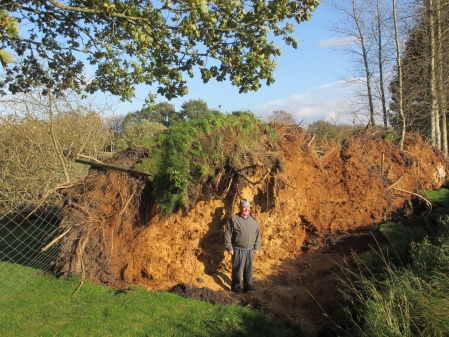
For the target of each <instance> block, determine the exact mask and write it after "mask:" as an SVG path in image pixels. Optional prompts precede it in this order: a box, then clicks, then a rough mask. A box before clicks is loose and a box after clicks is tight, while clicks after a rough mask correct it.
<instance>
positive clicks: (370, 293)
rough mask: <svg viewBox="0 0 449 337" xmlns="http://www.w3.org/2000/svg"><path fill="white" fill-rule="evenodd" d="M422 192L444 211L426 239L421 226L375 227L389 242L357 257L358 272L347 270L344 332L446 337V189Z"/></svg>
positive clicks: (448, 318) (448, 262) (448, 248)
mask: <svg viewBox="0 0 449 337" xmlns="http://www.w3.org/2000/svg"><path fill="white" fill-rule="evenodd" d="M426 193H427V197H428V198H429V200H430V201H431V202H432V203H433V204H434V205H439V206H440V207H441V206H444V207H445V210H446V215H445V216H444V217H440V218H438V220H437V221H433V220H432V218H430V219H431V221H432V222H431V223H430V224H429V226H428V228H430V231H429V232H427V236H426V237H424V238H423V234H424V232H423V230H416V229H411V228H407V227H405V226H402V225H401V224H396V223H387V224H384V225H383V226H381V227H380V229H379V230H380V231H382V232H383V233H385V234H387V235H388V237H389V239H390V242H391V244H390V245H388V246H386V247H384V248H382V249H381V250H380V251H377V252H374V251H373V252H370V253H368V254H362V255H360V256H359V257H358V259H357V260H356V261H357V262H358V266H359V268H358V272H354V271H353V270H351V269H350V268H348V269H346V278H345V279H343V282H344V283H345V284H346V286H347V288H346V290H344V291H342V293H343V295H344V297H345V299H346V300H347V301H348V302H347V303H349V306H348V308H347V309H346V311H347V314H348V318H349V319H350V320H351V321H352V323H353V324H352V328H351V329H350V331H346V334H347V335H348V336H367V337H368V336H369V337H373V336H404V337H405V336H410V337H411V336H429V337H431V336H448V335H449V275H448V271H449V216H448V215H447V213H448V211H447V210H448V209H449V199H448V191H447V190H446V189H441V190H439V191H426ZM392 252H394V253H393V254H392ZM374 257H375V258H374Z"/></svg>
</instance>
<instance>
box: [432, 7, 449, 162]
mask: <svg viewBox="0 0 449 337" xmlns="http://www.w3.org/2000/svg"><path fill="white" fill-rule="evenodd" d="M435 12H436V21H435V23H436V42H437V43H436V47H437V48H438V52H437V72H438V77H437V81H438V83H437V95H438V109H439V115H440V117H441V150H442V151H443V154H444V156H445V157H447V155H448V145H447V122H446V96H445V90H444V88H443V42H442V40H443V37H442V34H441V0H436V11H435Z"/></svg>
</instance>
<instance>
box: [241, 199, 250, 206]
mask: <svg viewBox="0 0 449 337" xmlns="http://www.w3.org/2000/svg"><path fill="white" fill-rule="evenodd" d="M240 207H251V204H250V203H249V201H248V199H242V200H240Z"/></svg>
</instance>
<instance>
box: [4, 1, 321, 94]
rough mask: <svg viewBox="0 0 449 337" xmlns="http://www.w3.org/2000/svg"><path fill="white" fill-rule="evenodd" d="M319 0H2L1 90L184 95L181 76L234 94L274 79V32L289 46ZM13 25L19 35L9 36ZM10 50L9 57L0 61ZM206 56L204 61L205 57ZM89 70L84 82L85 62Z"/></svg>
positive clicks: (185, 86)
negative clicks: (151, 90) (197, 77)
mask: <svg viewBox="0 0 449 337" xmlns="http://www.w3.org/2000/svg"><path fill="white" fill-rule="evenodd" d="M319 3H320V2H319V0H300V1H293V0H272V1H268V2H266V1H261V0H249V1H246V0H245V1H244V0H235V1H228V0H216V1H205V0H199V1H191V0H172V1H168V0H153V1H150V0H104V1H96V0H95V1H79V0H67V1H64V2H58V1H57V0H5V1H1V2H0V17H2V19H3V21H2V22H3V23H2V24H1V25H0V51H1V55H0V58H1V60H3V63H2V64H3V65H4V67H5V74H4V76H2V79H1V82H0V87H1V88H2V89H3V92H6V91H7V90H9V91H10V92H12V93H16V92H23V91H27V90H29V89H30V88H31V87H33V86H36V85H39V84H43V85H44V86H46V87H47V88H52V90H53V92H54V93H55V94H57V93H59V92H62V91H63V90H65V89H67V88H71V89H75V90H77V91H82V90H85V91H87V92H90V93H92V92H96V91H98V90H100V91H108V92H111V93H112V94H114V95H118V96H120V97H121V98H122V99H123V100H129V99H131V98H132V97H133V96H134V95H135V92H134V89H135V86H136V85H138V84H142V83H144V84H148V85H153V84H158V88H157V92H158V93H159V94H161V95H163V96H165V97H167V98H168V99H171V98H174V97H177V96H182V95H185V94H186V93H187V91H188V90H187V85H186V81H185V79H184V76H185V75H188V76H190V77H193V69H194V68H195V67H198V68H199V69H200V71H201V77H202V79H203V81H204V82H207V81H209V80H210V79H211V78H215V79H217V80H218V81H223V80H225V79H229V80H230V81H231V83H232V84H233V85H235V86H237V87H239V89H240V92H247V91H249V90H257V89H258V88H259V87H260V86H261V81H263V80H265V81H266V84H267V85H270V84H271V83H273V82H274V76H273V72H274V69H275V65H276V60H275V58H276V57H277V56H279V55H281V48H280V47H278V46H276V45H275V44H274V42H273V38H274V37H278V38H281V39H283V40H284V41H285V43H286V44H287V45H291V46H293V47H294V48H296V47H297V41H296V39H295V37H294V36H293V35H292V34H293V31H294V25H293V24H292V23H291V20H290V19H293V20H295V21H296V22H297V23H300V22H303V21H305V20H309V19H310V15H311V12H312V11H313V10H314V9H315V7H316V6H317V5H318V4H319ZM19 29H20V32H21V33H18V32H19ZM12 56H14V57H17V58H19V60H18V62H16V63H12V62H10V63H9V64H8V61H11V58H12ZM205 60H207V64H206V62H205ZM87 65H88V66H93V67H94V69H95V76H94V77H93V79H91V80H87V79H86V78H85V75H84V71H85V69H84V68H85V66H87Z"/></svg>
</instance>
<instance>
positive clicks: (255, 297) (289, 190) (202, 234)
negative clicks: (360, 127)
mask: <svg viewBox="0 0 449 337" xmlns="http://www.w3.org/2000/svg"><path fill="white" fill-rule="evenodd" d="M276 128H277V129H276V134H277V136H276V137H274V136H269V131H267V129H265V128H262V127H259V126H258V127H256V128H254V129H253V130H254V132H257V133H259V134H260V137H259V138H258V139H259V140H258V141H257V142H255V143H253V145H251V144H250V142H246V143H243V144H242V143H239V142H238V141H236V140H233V139H234V138H235V137H234V136H235V135H236V133H237V131H236V130H234V131H232V130H230V129H226V130H227V131H226V132H228V136H229V137H228V136H226V134H225V133H222V135H223V136H222V139H224V140H225V144H221V143H220V145H218V143H215V145H213V146H214V148H215V149H219V153H220V154H221V151H223V157H215V158H213V159H212V160H208V161H203V162H201V160H203V159H204V158H203V159H200V160H198V161H197V163H199V164H200V165H196V166H195V167H193V168H192V167H190V168H187V169H186V170H187V171H183V172H181V171H182V170H180V171H179V172H181V175H178V176H177V177H180V176H183V177H187V176H189V177H190V178H191V179H190V180H189V184H188V186H187V188H186V190H185V197H186V202H185V203H184V204H183V205H180V204H177V205H175V206H174V208H173V213H171V214H170V215H168V216H164V214H163V213H164V212H163V210H162V209H161V204H160V200H159V201H158V200H156V198H155V195H154V191H155V188H156V189H157V188H160V186H159V187H158V186H157V183H156V182H155V179H157V177H162V178H161V179H167V177H166V176H163V175H158V173H157V170H154V171H153V172H152V173H153V174H154V175H153V178H152V179H147V178H144V177H137V176H132V175H127V174H124V173H119V172H114V171H106V170H103V169H96V168H92V169H91V170H90V172H89V174H88V176H87V177H86V178H85V179H84V180H83V181H80V182H78V184H77V185H76V186H74V187H72V188H70V189H66V190H65V191H64V195H65V198H66V203H65V205H64V208H63V214H64V217H63V219H62V221H61V223H60V229H59V230H60V232H61V233H64V232H67V234H66V235H65V236H64V237H63V239H62V240H63V242H62V246H61V252H60V255H59V258H58V260H57V261H56V265H57V266H58V268H59V272H60V273H62V274H63V275H70V274H78V273H82V274H83V275H84V277H86V278H88V279H90V280H91V281H93V282H98V283H103V284H107V285H110V286H113V287H127V286H129V285H131V284H143V285H145V286H146V287H147V288H148V289H161V290H168V289H172V288H173V287H174V286H175V285H177V284H190V285H191V287H193V288H192V289H196V288H208V289H210V290H214V291H218V290H229V285H230V266H231V261H230V256H229V255H228V254H225V248H224V227H225V224H226V221H227V219H228V217H229V216H231V215H232V214H233V213H235V212H237V211H238V200H239V199H240V198H241V197H245V198H248V199H250V200H251V202H252V204H253V207H252V212H253V214H255V216H256V217H257V218H258V220H259V223H260V226H261V233H262V249H261V251H260V252H259V254H257V255H256V258H255V262H254V265H255V274H254V286H255V288H256V293H254V294H251V295H248V296H251V298H252V301H253V302H254V303H257V307H258V308H261V309H263V310H264V311H265V312H268V313H271V314H274V315H277V316H279V317H282V318H283V319H286V320H287V321H289V322H292V323H300V324H301V325H302V326H303V329H304V330H305V332H313V331H318V330H319V329H320V328H321V327H322V326H323V325H324V324H325V323H326V318H325V317H324V316H323V315H322V310H323V309H325V310H328V311H329V314H332V313H333V312H334V311H335V310H337V309H335V308H334V306H332V303H333V302H335V298H336V296H338V295H336V293H337V291H336V284H337V280H336V277H335V275H334V274H333V271H334V270H335V268H336V263H342V262H343V261H344V258H345V257H344V252H343V251H344V250H342V249H340V250H339V251H335V252H334V253H332V251H331V250H329V244H326V242H327V243H329V242H331V241H332V240H329V235H333V234H335V233H340V235H341V234H342V233H351V231H354V230H356V229H358V228H361V227H364V226H367V225H370V224H375V223H380V222H382V221H386V220H388V219H391V218H392V217H394V216H397V215H398V214H400V213H401V210H402V208H403V205H404V203H405V202H406V201H407V200H410V199H411V198H412V196H413V194H412V193H415V192H416V191H417V190H419V189H435V188H439V187H440V186H441V185H442V184H443V182H444V180H445V177H446V164H445V162H444V160H443V158H442V157H441V156H440V155H439V154H436V153H435V152H434V151H433V150H432V148H431V147H430V145H429V144H426V143H424V142H423V141H422V140H421V139H420V138H419V137H408V138H407V139H406V140H405V143H404V151H403V152H400V151H399V150H398V149H397V147H396V146H395V145H394V144H393V143H391V142H389V141H388V140H384V139H383V138H382V137H381V136H380V135H379V134H378V133H376V134H370V133H369V131H368V132H365V133H360V134H358V135H356V136H354V137H352V138H350V139H347V140H346V141H344V142H343V143H342V144H333V145H328V146H327V147H325V148H321V149H320V151H319V152H317V151H316V149H315V147H314V142H313V139H312V137H311V136H310V135H309V134H308V133H307V132H305V131H304V130H303V129H301V128H299V127H297V126H289V125H278V126H277V127H276ZM205 135H206V136H205ZM210 135H211V133H209V135H207V133H205V134H203V135H202V136H201V137H205V138H203V141H209V144H204V143H203V144H202V149H203V150H204V149H205V148H207V146H212V145H211V144H214V143H213V141H212V140H210V139H209V140H208V138H207V137H210ZM251 137H253V136H251ZM256 139H257V137H256ZM256 145H257V147H256ZM157 146H158V150H157V151H162V152H161V153H159V154H155V153H153V152H152V151H151V150H150V149H151V147H148V146H147V147H146V148H144V147H140V148H139V147H136V148H131V149H128V150H126V151H124V152H122V153H119V154H117V155H116V156H115V157H114V158H113V159H112V160H111V161H110V163H111V164H114V165H121V166H124V167H137V168H138V169H143V168H144V167H143V166H145V165H147V167H149V166H148V165H149V164H148V163H149V161H148V160H149V159H151V158H152V156H153V155H157V156H159V155H161V154H163V150H164V149H167V148H166V147H164V146H165V145H163V144H162V145H157ZM195 146H198V144H195V143H190V145H189V148H188V149H187V150H186V151H187V152H189V151H191V149H192V147H195ZM196 153H197V154H198V151H197V152H196ZM217 153H218V152H217ZM166 155H167V156H169V154H168V153H167V154H166ZM182 155H183V154H182V153H178V156H182ZM163 163H164V164H163V165H169V164H170V163H169V161H167V160H165V161H163ZM206 166H207V167H206ZM199 167H203V169H202V171H201V169H200V170H198V168H199ZM171 169H172V171H173V167H172V168H171ZM195 170H197V171H195ZM150 171H151V170H150ZM166 172H168V171H166ZM166 172H165V173H164V174H167V173H166ZM186 172H187V173H186ZM195 172H196V173H195ZM201 172H202V173H201ZM172 173H173V172H172ZM177 177H175V178H173V177H172V178H173V179H175V180H174V181H175V183H176V178H177ZM177 200H179V199H177ZM166 215H167V214H166ZM345 235H346V234H345ZM361 237H362V236H359V237H358V243H357V242H356V241H357V237H356V239H355V241H354V242H355V243H354V242H352V243H351V244H352V245H353V246H354V247H355V246H357V244H358V245H359V246H361V245H368V244H369V243H370V241H369V239H366V240H365V239H363V240H360V238H361ZM344 240H345V242H349V241H348V240H349V238H348V237H346V236H344ZM340 248H341V247H340ZM356 248H357V249H362V247H356ZM186 289H187V288H186ZM189 289H190V288H189ZM181 290H182V289H181ZM184 292H185V291H184ZM227 296H228V295H227ZM229 296H232V294H231V295H229ZM241 296H242V295H241ZM243 296H246V295H243ZM317 302H318V303H320V306H318V305H317V304H316V303H317ZM337 311H338V310H337Z"/></svg>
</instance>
